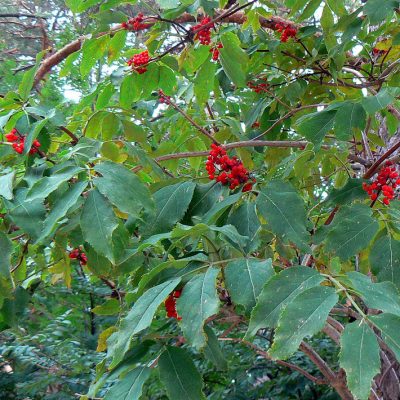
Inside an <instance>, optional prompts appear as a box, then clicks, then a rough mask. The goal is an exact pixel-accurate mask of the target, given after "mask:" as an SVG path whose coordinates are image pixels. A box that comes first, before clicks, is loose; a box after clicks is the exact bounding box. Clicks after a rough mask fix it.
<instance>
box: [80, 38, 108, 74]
mask: <svg viewBox="0 0 400 400" xmlns="http://www.w3.org/2000/svg"><path fill="white" fill-rule="evenodd" d="M109 42H110V36H109V35H103V36H100V37H98V38H93V39H87V40H85V42H84V43H83V45H82V50H81V52H82V61H81V66H80V71H81V75H82V77H85V76H86V75H88V74H89V72H90V71H91V70H92V68H93V67H94V65H95V64H96V62H97V61H98V60H99V59H100V58H101V57H102V56H103V55H104V53H105V52H106V51H107V49H108V44H109Z"/></svg>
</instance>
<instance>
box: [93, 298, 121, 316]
mask: <svg viewBox="0 0 400 400" xmlns="http://www.w3.org/2000/svg"><path fill="white" fill-rule="evenodd" d="M91 312H92V313H94V314H96V315H115V314H118V313H119V312H120V304H119V301H118V300H117V299H108V300H106V301H105V302H104V303H103V304H101V305H99V306H96V307H94V308H92V309H91Z"/></svg>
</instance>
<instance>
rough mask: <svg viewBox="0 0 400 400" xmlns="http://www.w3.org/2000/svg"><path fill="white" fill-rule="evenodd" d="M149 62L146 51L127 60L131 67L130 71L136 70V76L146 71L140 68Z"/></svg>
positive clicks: (144, 68)
mask: <svg viewBox="0 0 400 400" xmlns="http://www.w3.org/2000/svg"><path fill="white" fill-rule="evenodd" d="M149 61H150V56H149V52H148V50H145V51H142V52H141V53H139V54H135V55H134V56H133V57H132V58H131V59H129V60H128V62H127V64H128V65H129V66H132V69H134V70H136V72H137V73H138V74H144V73H145V72H146V71H147V68H146V67H141V66H142V65H147V64H148V63H149Z"/></svg>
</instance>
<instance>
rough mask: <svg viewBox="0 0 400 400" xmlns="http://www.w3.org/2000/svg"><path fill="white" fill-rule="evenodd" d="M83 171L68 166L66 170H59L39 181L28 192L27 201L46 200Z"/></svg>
mask: <svg viewBox="0 0 400 400" xmlns="http://www.w3.org/2000/svg"><path fill="white" fill-rule="evenodd" d="M81 171H83V169H82V168H80V167H76V166H72V165H68V166H66V167H64V168H61V169H59V170H58V171H56V172H55V173H53V174H52V175H50V176H46V177H44V178H41V179H39V180H38V181H36V182H35V183H34V184H33V186H32V187H31V188H30V190H29V191H28V194H27V196H26V200H27V201H33V200H37V199H44V198H46V197H47V196H48V195H49V194H50V193H52V192H54V191H55V190H57V188H58V187H59V186H60V185H61V184H62V183H63V182H66V181H68V180H70V179H71V178H73V177H74V176H75V175H76V174H78V173H79V172H81Z"/></svg>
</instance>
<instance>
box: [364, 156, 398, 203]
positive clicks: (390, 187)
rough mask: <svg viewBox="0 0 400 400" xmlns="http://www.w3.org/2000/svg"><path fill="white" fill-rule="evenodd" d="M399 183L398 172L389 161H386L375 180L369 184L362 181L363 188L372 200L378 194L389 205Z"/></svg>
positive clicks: (375, 198)
mask: <svg viewBox="0 0 400 400" xmlns="http://www.w3.org/2000/svg"><path fill="white" fill-rule="evenodd" d="M399 185H400V179H399V174H398V172H397V171H396V167H395V166H393V164H392V162H391V161H386V163H385V166H384V167H383V168H382V169H381V170H380V171H379V174H378V176H377V177H376V179H375V181H374V182H372V183H371V184H370V185H368V184H367V183H365V182H364V183H363V189H364V190H365V191H366V192H367V193H368V195H369V197H370V199H371V200H372V201H375V200H377V198H378V197H379V195H380V194H381V193H382V195H383V200H382V201H383V204H385V205H387V206H388V205H389V204H390V202H391V201H392V200H393V199H394V198H395V197H396V196H395V191H396V189H397V186H399Z"/></svg>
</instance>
